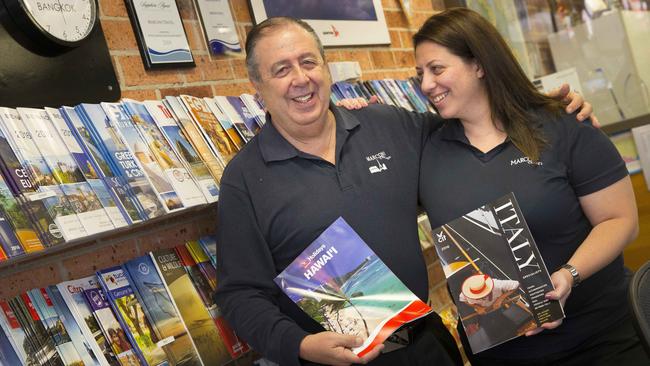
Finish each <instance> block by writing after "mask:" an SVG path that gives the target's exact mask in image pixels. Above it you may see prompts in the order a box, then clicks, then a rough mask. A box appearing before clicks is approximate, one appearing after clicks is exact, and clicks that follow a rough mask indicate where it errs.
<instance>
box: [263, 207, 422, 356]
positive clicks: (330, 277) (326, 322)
mask: <svg viewBox="0 0 650 366" xmlns="http://www.w3.org/2000/svg"><path fill="white" fill-rule="evenodd" d="M275 282H276V284H277V285H278V286H279V287H280V288H281V289H282V291H284V293H285V294H286V295H287V296H289V297H290V298H291V300H293V301H294V302H295V303H296V304H297V305H298V306H299V307H300V308H301V309H302V310H303V311H304V312H306V313H307V314H308V315H309V316H311V317H312V318H313V319H314V320H316V321H317V322H318V323H320V324H321V325H322V326H323V327H324V328H325V329H327V330H329V331H332V332H337V333H342V334H348V335H356V336H359V337H361V338H363V339H365V341H364V343H363V344H362V345H361V346H360V347H357V348H355V349H353V352H354V353H356V354H357V355H359V356H363V355H364V354H366V353H367V352H369V351H370V350H372V349H373V348H374V347H375V346H376V345H378V344H381V343H383V342H384V341H385V340H386V339H387V338H388V337H389V336H390V335H391V334H393V333H394V332H395V331H397V330H398V329H399V328H400V327H401V326H402V325H404V324H407V323H409V322H412V321H414V320H416V319H419V318H421V317H423V316H425V315H427V314H429V313H430V312H431V311H432V310H431V308H430V307H429V306H428V305H427V304H425V303H424V302H422V300H420V299H419V298H418V297H417V296H415V295H414V294H413V293H412V292H411V290H409V289H408V288H407V287H406V286H405V285H404V283H402V281H400V279H399V278H397V276H395V274H394V273H393V272H392V271H391V270H390V269H389V268H388V267H387V266H386V265H385V264H384V262H382V260H381V259H380V258H379V257H378V256H377V255H376V254H375V253H374V252H373V251H372V250H371V249H370V248H369V247H368V245H367V244H366V243H365V242H364V241H363V239H361V237H359V235H357V233H356V232H355V231H354V229H352V227H350V226H349V225H348V224H347V222H345V220H344V219H343V218H338V219H337V220H336V221H334V223H332V224H331V225H330V226H329V227H328V228H327V229H325V231H324V232H323V233H322V234H321V235H320V236H319V237H318V238H316V240H314V241H313V242H312V243H311V244H310V245H309V246H308V247H307V248H306V249H305V250H304V251H303V252H302V254H301V255H300V256H298V258H296V259H295V260H294V261H293V262H292V263H291V264H290V265H289V266H288V267H287V268H286V269H285V270H284V271H282V273H280V274H279V275H278V276H277V277H276V278H275Z"/></svg>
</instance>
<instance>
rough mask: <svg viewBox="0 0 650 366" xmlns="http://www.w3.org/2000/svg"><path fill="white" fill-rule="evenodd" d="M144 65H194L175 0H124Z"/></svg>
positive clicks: (156, 66) (165, 66) (155, 66)
mask: <svg viewBox="0 0 650 366" xmlns="http://www.w3.org/2000/svg"><path fill="white" fill-rule="evenodd" d="M124 2H125V4H126V8H127V10H128V12H129V18H130V19H131V25H132V26H133V32H134V33H135V36H136V37H135V38H136V39H137V41H138V48H139V49H140V54H141V55H142V61H143V63H144V66H145V68H147V69H154V68H170V67H178V66H195V64H194V58H193V57H192V52H191V51H190V44H189V42H188V40H187V35H186V34H185V29H184V28H183V22H182V21H181V14H180V13H179V11H178V7H177V6H176V1H175V0H124Z"/></svg>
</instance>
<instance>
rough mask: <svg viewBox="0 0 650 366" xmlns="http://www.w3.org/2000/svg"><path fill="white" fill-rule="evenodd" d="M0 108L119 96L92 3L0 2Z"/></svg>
mask: <svg viewBox="0 0 650 366" xmlns="http://www.w3.org/2000/svg"><path fill="white" fill-rule="evenodd" d="M0 55H1V56H0V106H5V107H17V106H24V107H43V106H51V107H59V106H62V105H74V104H78V103H82V102H88V103H97V102H102V101H115V100H117V99H119V98H120V87H119V83H118V81H117V76H116V75H115V70H114V68H113V64H112V63H111V57H110V54H109V51H108V47H107V45H106V39H105V38H104V33H103V31H102V27H101V24H100V22H99V19H98V9H97V3H96V0H0Z"/></svg>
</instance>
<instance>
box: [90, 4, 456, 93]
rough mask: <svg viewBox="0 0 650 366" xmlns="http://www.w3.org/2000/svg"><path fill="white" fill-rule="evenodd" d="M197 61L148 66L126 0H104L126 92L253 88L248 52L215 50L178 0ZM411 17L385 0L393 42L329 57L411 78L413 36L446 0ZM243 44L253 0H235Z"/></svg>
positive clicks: (373, 74) (369, 73) (419, 7)
mask: <svg viewBox="0 0 650 366" xmlns="http://www.w3.org/2000/svg"><path fill="white" fill-rule="evenodd" d="M176 2H177V4H178V8H179V10H180V13H181V18H182V19H183V24H184V26H185V32H186V33H187V36H188V40H189V43H190V47H191V49H192V54H193V55H194V58H195V60H196V67H195V68H189V69H182V68H181V69H174V70H156V71H146V70H145V69H144V66H143V64H142V59H141V58H140V53H139V51H138V46H137V43H136V40H135V36H134V34H133V29H132V27H131V23H130V21H129V17H128V14H127V11H126V7H125V6H124V1H123V0H99V5H100V20H101V24H102V27H103V29H104V34H105V35H106V40H107V42H108V48H109V50H110V54H111V59H112V61H113V66H114V67H115V71H116V73H117V75H118V79H119V82H120V88H121V89H122V97H124V98H133V99H138V100H143V99H160V98H161V97H164V96H166V95H178V94H181V93H185V94H192V95H195V96H198V97H201V96H210V95H239V94H241V93H244V92H252V91H253V90H252V87H251V86H250V84H249V82H248V79H247V77H248V76H247V73H246V67H245V65H244V55H243V53H242V54H237V53H230V54H228V55H219V56H214V55H210V54H209V52H208V50H207V48H206V45H205V41H204V38H203V33H202V31H201V26H200V24H199V21H198V19H197V15H196V11H195V7H194V3H193V1H192V0H177V1H176ZM410 3H411V8H412V9H411V14H412V15H411V17H410V20H411V22H410V23H409V21H408V19H407V17H406V16H405V14H404V12H403V11H402V9H401V7H400V2H399V0H382V4H383V7H384V13H385V16H386V22H387V24H388V29H389V31H390V39H391V44H390V46H381V47H353V48H351V47H348V48H328V49H327V50H326V54H327V59H328V61H349V60H355V61H358V62H359V64H360V65H361V69H362V70H363V78H364V79H379V78H385V77H390V78H406V77H408V76H412V75H413V74H414V71H413V69H414V66H415V61H414V58H413V48H412V42H411V36H412V35H413V32H414V31H415V30H416V29H417V26H416V25H419V24H422V22H423V21H424V20H425V19H426V18H427V17H429V16H430V15H432V14H433V13H434V12H435V11H439V10H441V9H443V8H444V6H443V5H442V3H443V1H442V0H411V1H410ZM230 4H231V9H232V12H233V16H234V18H235V24H236V26H237V32H238V34H239V39H240V40H241V41H242V45H243V44H244V41H245V39H246V32H247V30H248V29H250V27H251V26H252V20H251V15H250V10H249V7H248V0H230Z"/></svg>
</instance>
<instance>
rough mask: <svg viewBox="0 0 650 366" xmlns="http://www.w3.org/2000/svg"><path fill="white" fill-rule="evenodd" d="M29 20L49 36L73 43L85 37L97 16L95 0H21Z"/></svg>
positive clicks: (56, 39)
mask: <svg viewBox="0 0 650 366" xmlns="http://www.w3.org/2000/svg"><path fill="white" fill-rule="evenodd" d="M21 2H22V4H23V7H24V9H25V11H26V12H27V14H28V15H29V16H30V17H31V20H32V21H33V22H34V23H35V24H36V25H37V26H38V27H39V28H40V30H41V32H43V33H44V34H45V35H46V36H48V37H49V38H53V39H54V40H55V41H60V42H62V43H64V44H65V43H68V44H74V43H75V42H79V41H81V40H83V39H84V38H86V37H87V36H88V35H89V34H90V32H91V31H92V29H93V26H94V25H95V21H96V18H97V9H96V5H95V0H21Z"/></svg>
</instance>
